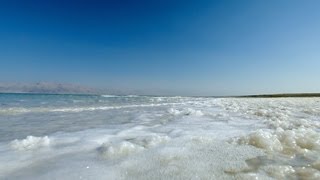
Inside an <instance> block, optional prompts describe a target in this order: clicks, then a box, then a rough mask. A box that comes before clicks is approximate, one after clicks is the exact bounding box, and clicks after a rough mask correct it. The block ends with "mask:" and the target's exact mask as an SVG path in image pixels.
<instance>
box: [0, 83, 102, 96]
mask: <svg viewBox="0 0 320 180" xmlns="http://www.w3.org/2000/svg"><path fill="white" fill-rule="evenodd" d="M0 92H1V93H49V94H97V93H99V92H98V90H96V89H93V88H90V87H85V86H80V85H75V84H63V83H48V82H39V83H0Z"/></svg>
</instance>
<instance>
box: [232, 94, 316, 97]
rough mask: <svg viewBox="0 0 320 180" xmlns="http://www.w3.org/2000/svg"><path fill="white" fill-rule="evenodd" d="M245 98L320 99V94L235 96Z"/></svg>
mask: <svg viewBox="0 0 320 180" xmlns="http://www.w3.org/2000/svg"><path fill="white" fill-rule="evenodd" d="M234 97H243V98H290V97H320V93H292V94H261V95H245V96H234Z"/></svg>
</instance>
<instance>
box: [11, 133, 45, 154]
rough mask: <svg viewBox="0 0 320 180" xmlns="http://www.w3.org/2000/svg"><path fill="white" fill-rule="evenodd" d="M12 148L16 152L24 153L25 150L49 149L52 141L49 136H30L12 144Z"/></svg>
mask: <svg viewBox="0 0 320 180" xmlns="http://www.w3.org/2000/svg"><path fill="white" fill-rule="evenodd" d="M10 145H11V147H12V148H13V149H15V150H19V151H24V150H35V149H38V148H42V147H47V146H49V145H50V139H49V138H48V136H44V137H35V136H28V137H27V138H26V139H22V140H18V139H16V140H14V141H12V142H11V143H10Z"/></svg>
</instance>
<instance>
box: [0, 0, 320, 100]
mask: <svg viewBox="0 0 320 180" xmlns="http://www.w3.org/2000/svg"><path fill="white" fill-rule="evenodd" d="M319 7H320V1H316V0H310V1H295V0H283V1H277V0H268V1H257V0H250V1H249V0H243V1H237V0H234V1H232V0H229V1H222V0H221V1H213V0H194V1H193V0H161V1H158V0H135V1H130V0H109V1H108V0H106V1H98V0H90V1H89V0H88V1H84V0H74V1H71V0H69V1H68V0H64V1H62V0H46V1H43V0H37V1H35V0H30V1H24V0H21V1H18V0H7V1H0V82H38V81H46V82H63V83H75V84H83V85H88V86H93V87H99V88H112V89H122V90H126V91H130V90H141V91H143V92H144V93H147V94H165V93H166V94H182V95H231V94H260V93H287V92H290V93H291V92H320V78H319V77H320V70H319V67H320V11H319Z"/></svg>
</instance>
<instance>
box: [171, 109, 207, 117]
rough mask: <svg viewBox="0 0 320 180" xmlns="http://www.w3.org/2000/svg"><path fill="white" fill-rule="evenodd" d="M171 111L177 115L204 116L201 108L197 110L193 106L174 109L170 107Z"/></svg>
mask: <svg viewBox="0 0 320 180" xmlns="http://www.w3.org/2000/svg"><path fill="white" fill-rule="evenodd" d="M168 111H169V113H170V114H172V115H175V116H180V115H183V116H203V115H204V113H203V112H202V111H201V110H196V109H193V108H184V109H174V108H170V109H169V110H168Z"/></svg>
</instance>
